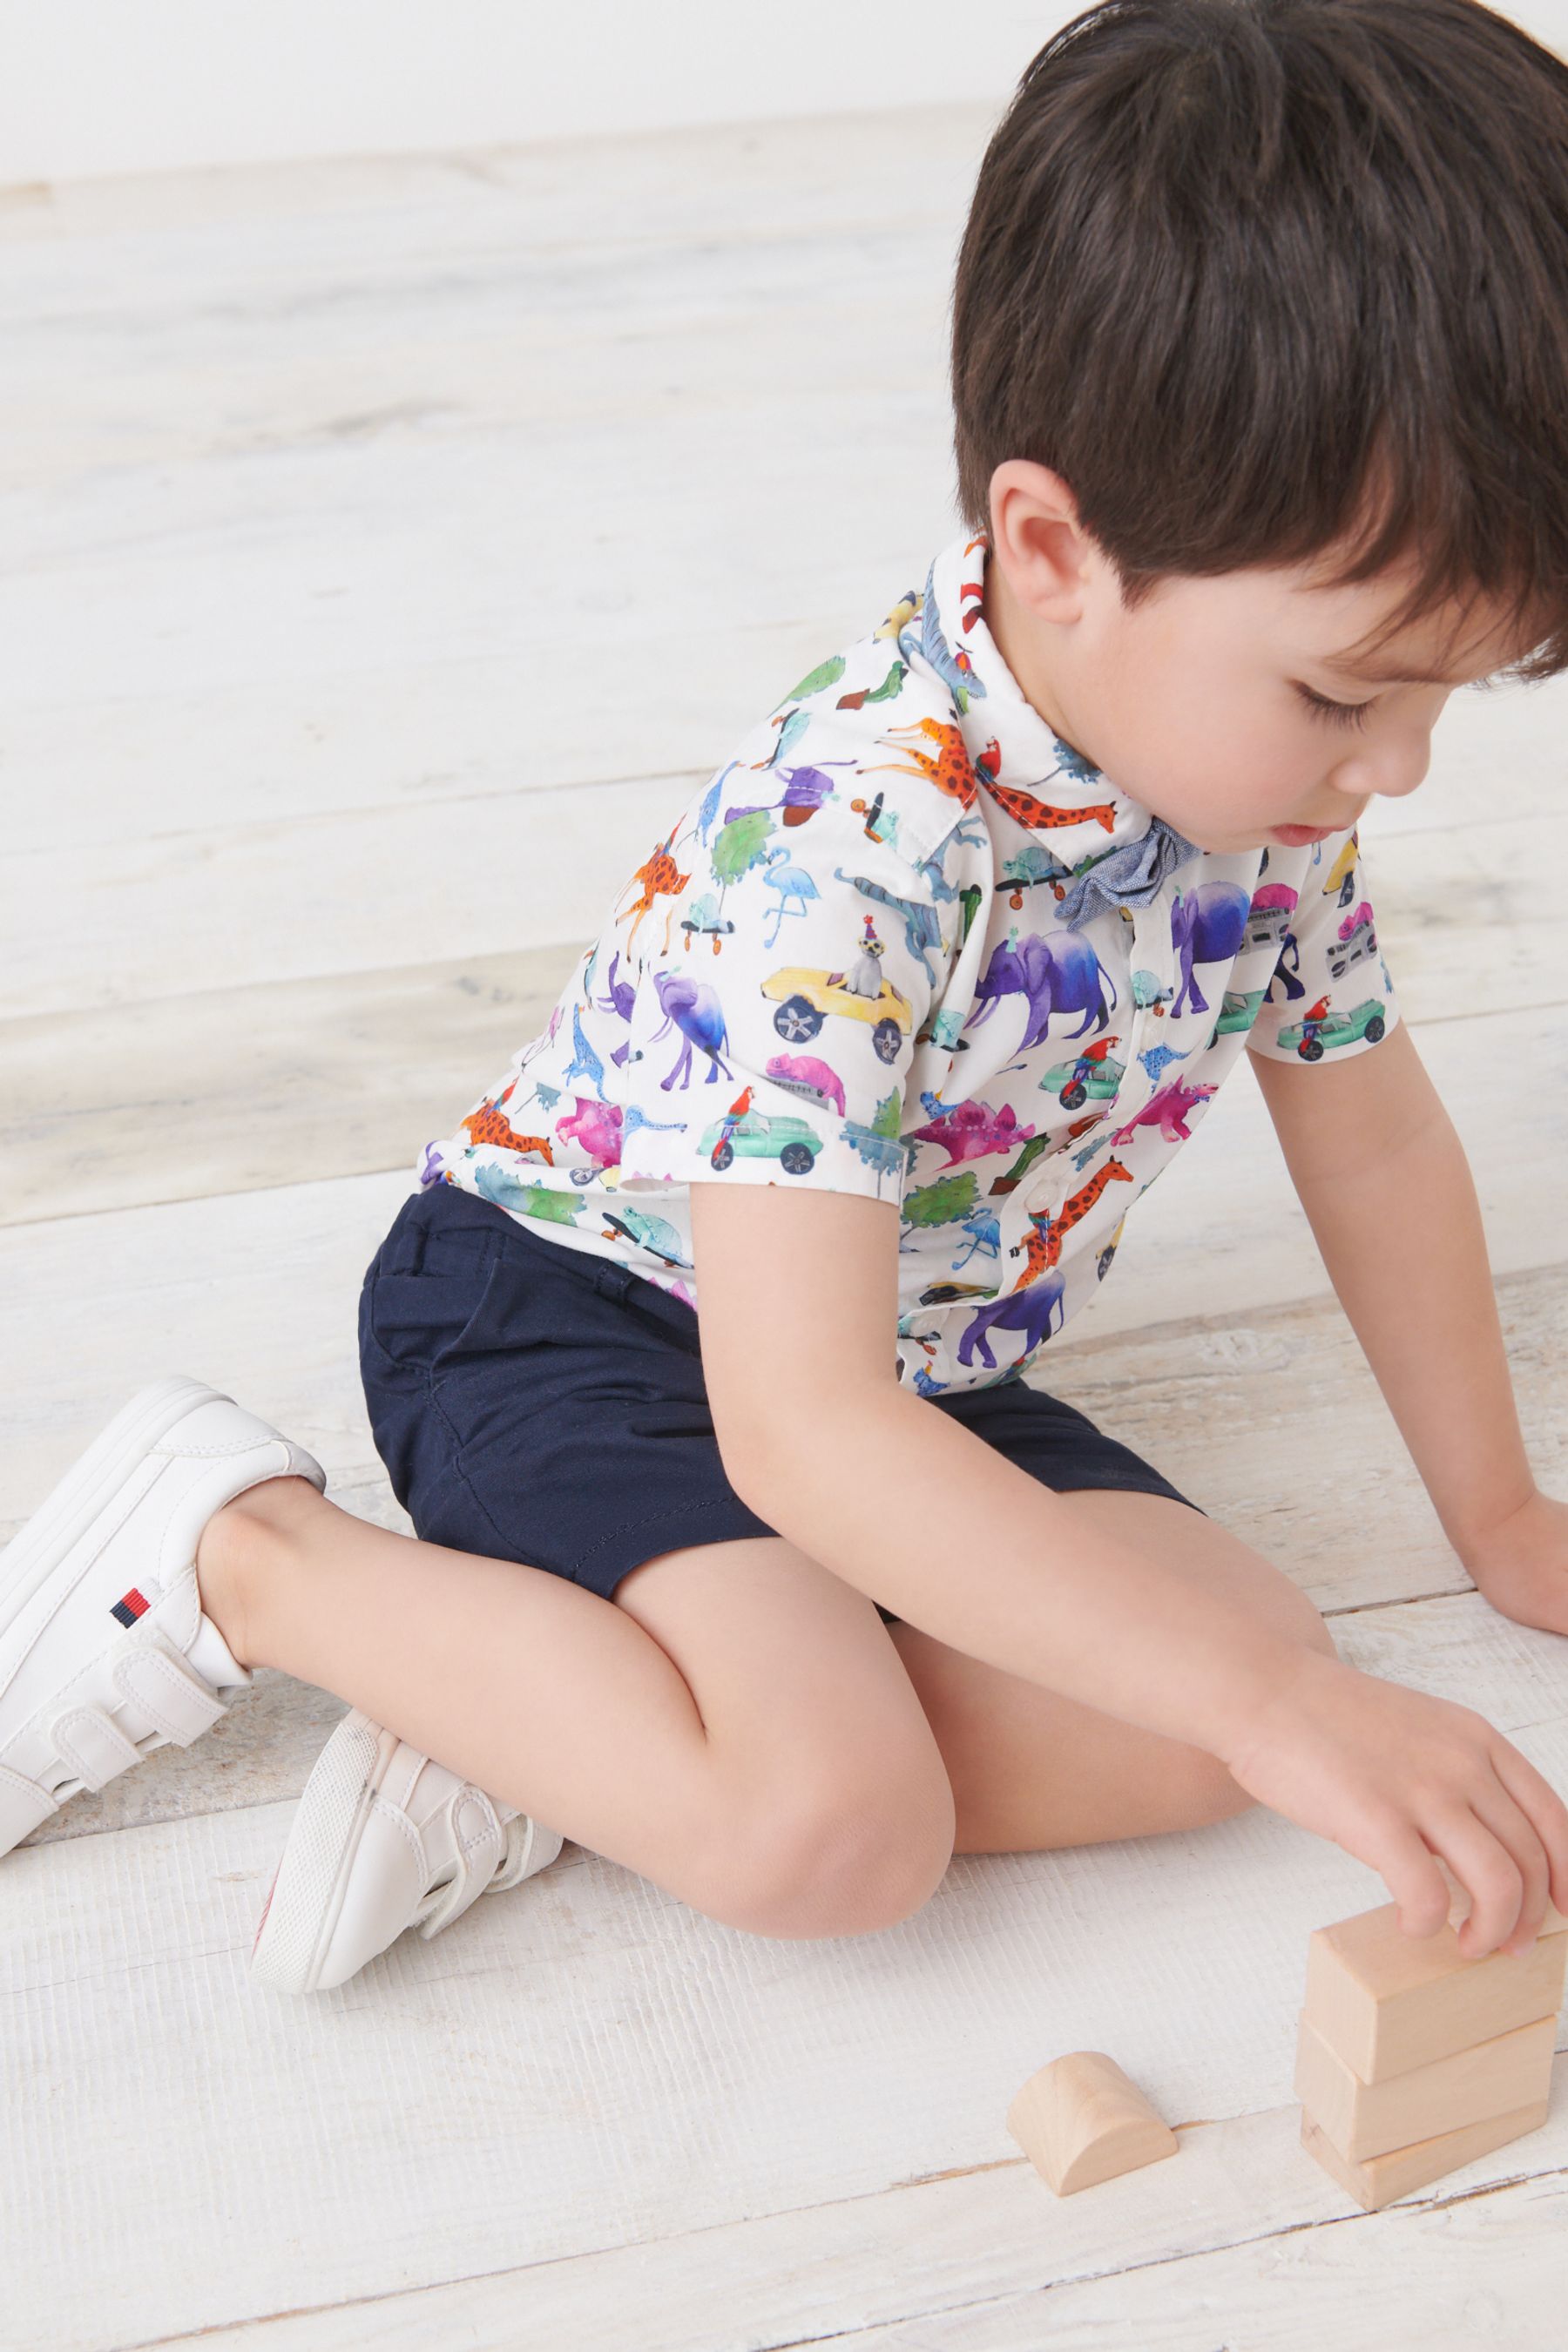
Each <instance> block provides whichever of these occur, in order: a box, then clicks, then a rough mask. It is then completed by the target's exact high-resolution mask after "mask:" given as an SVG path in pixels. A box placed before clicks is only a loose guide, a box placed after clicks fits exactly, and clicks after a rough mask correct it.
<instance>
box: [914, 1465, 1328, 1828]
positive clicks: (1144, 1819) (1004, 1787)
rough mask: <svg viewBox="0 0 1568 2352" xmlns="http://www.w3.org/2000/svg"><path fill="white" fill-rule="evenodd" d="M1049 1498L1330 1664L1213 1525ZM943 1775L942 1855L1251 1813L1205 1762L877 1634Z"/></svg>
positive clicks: (956, 1659)
mask: <svg viewBox="0 0 1568 2352" xmlns="http://www.w3.org/2000/svg"><path fill="white" fill-rule="evenodd" d="M1062 1499H1063V1500H1064V1501H1065V1502H1067V1503H1068V1504H1070V1506H1071V1507H1073V1509H1074V1510H1076V1511H1078V1512H1079V1513H1080V1514H1081V1515H1082V1516H1083V1517H1085V1518H1087V1519H1090V1520H1093V1521H1094V1522H1096V1523H1097V1524H1098V1525H1100V1527H1102V1528H1104V1529H1105V1531H1106V1533H1107V1534H1108V1535H1112V1536H1115V1537H1118V1538H1121V1540H1122V1541H1124V1542H1127V1543H1136V1544H1140V1545H1142V1546H1145V1547H1147V1549H1149V1550H1150V1551H1151V1552H1152V1553H1153V1554H1155V1555H1156V1556H1157V1557H1158V1558H1159V1559H1160V1560H1161V1561H1162V1563H1163V1565H1165V1566H1166V1567H1168V1569H1169V1570H1170V1572H1171V1574H1172V1575H1173V1576H1178V1577H1186V1578H1191V1579H1193V1580H1194V1581H1198V1582H1205V1583H1208V1584H1209V1585H1211V1586H1213V1585H1218V1586H1220V1587H1222V1588H1223V1589H1224V1590H1225V1591H1227V1592H1229V1593H1231V1594H1233V1595H1234V1596H1235V1598H1236V1599H1237V1600H1238V1601H1246V1602H1247V1604H1248V1605H1249V1606H1251V1607H1253V1608H1255V1609H1256V1610H1257V1611H1258V1614H1259V1615H1260V1616H1262V1617H1264V1618H1266V1619H1267V1620H1268V1622H1269V1623H1270V1624H1271V1625H1274V1626H1277V1627H1278V1628H1279V1631H1280V1632H1282V1633H1291V1634H1294V1635H1296V1636H1298V1637H1299V1638H1300V1640H1301V1641H1303V1642H1305V1643H1308V1644H1309V1645H1310V1647H1312V1648H1314V1649H1319V1650H1323V1651H1326V1652H1327V1653H1328V1654H1330V1655H1332V1654H1333V1648H1334V1645H1333V1641H1332V1638H1331V1635H1330V1633H1329V1630H1328V1627H1327V1626H1326V1625H1325V1624H1324V1622H1323V1621H1322V1618H1321V1616H1320V1615H1319V1613H1318V1611H1317V1610H1316V1608H1315V1607H1314V1606H1313V1604H1312V1602H1311V1601H1310V1600H1309V1599H1308V1598H1307V1596H1306V1594H1305V1593H1304V1592H1303V1591H1301V1590H1300V1587H1299V1586H1298V1585H1296V1584H1293V1583H1292V1582H1291V1580H1290V1579H1289V1577H1288V1576H1287V1575H1286V1574H1285V1573H1284V1571H1283V1570H1280V1569H1279V1568H1276V1567H1275V1566H1274V1564H1273V1563H1272V1561H1270V1560H1268V1559H1265V1558H1264V1556H1263V1555H1262V1554H1261V1553H1260V1552H1257V1551H1254V1550H1253V1549H1252V1547H1251V1546H1250V1545H1249V1544H1246V1543H1244V1542H1243V1541H1242V1540H1241V1538H1240V1537H1239V1536H1236V1535H1232V1534H1231V1532H1230V1530H1229V1529H1228V1528H1223V1527H1221V1526H1220V1525H1219V1524H1218V1522H1217V1521H1216V1520H1214V1519H1211V1518H1205V1517H1204V1516H1203V1515H1202V1514H1201V1513H1200V1512H1197V1511H1192V1510H1189V1509H1188V1508H1187V1506H1186V1505H1185V1504H1184V1503H1173V1502H1172V1501H1171V1500H1170V1499H1169V1497H1168V1496H1162V1495H1142V1494H1137V1493H1134V1492H1133V1491H1132V1490H1131V1489H1130V1488H1120V1487H1117V1488H1108V1489H1101V1488H1096V1487H1081V1486H1080V1487H1074V1488H1072V1489H1070V1490H1069V1491H1068V1493H1067V1494H1065V1495H1064V1496H1063V1497H1062ZM888 1630H889V1633H890V1634H891V1635H892V1638H893V1641H894V1643H895V1645H896V1647H897V1649H898V1652H899V1655H900V1658H901V1659H902V1661H903V1664H904V1668H905V1671H906V1673H907V1674H908V1675H909V1677H910V1681H911V1682H912V1683H913V1685H914V1686H915V1689H916V1692H917V1693H918V1695H919V1697H920V1701H921V1706H923V1707H924V1709H925V1712H926V1717H927V1719H928V1721H929V1722H930V1724H931V1729H932V1731H933V1732H934V1734H935V1735H936V1742H937V1745H938V1747H939V1748H941V1750H942V1761H943V1762H944V1764H945V1765H946V1767H947V1773H948V1779H949V1780H950V1781H951V1783H952V1794H953V1801H954V1805H955V1807H956V1811H957V1830H956V1833H955V1836H954V1840H953V1852H954V1853H1038V1852H1041V1851H1043V1850H1044V1849H1046V1848H1047V1847H1052V1846H1068V1845H1089V1844H1091V1843H1096V1842H1097V1841H1099V1840H1100V1839H1102V1838H1126V1837H1149V1836H1152V1835H1155V1834H1156V1833H1158V1832H1163V1831H1167V1830H1180V1829H1194V1828H1197V1827H1199V1826H1201V1825H1203V1824H1205V1823H1206V1822H1218V1821H1223V1820H1225V1819H1226V1817H1227V1816H1228V1815H1229V1814H1232V1813H1238V1812H1243V1811H1246V1810H1247V1807H1248V1806H1250V1805H1251V1804H1252V1802H1253V1800H1252V1799H1251V1798H1250V1797H1248V1796H1247V1794H1246V1792H1245V1791H1244V1790H1241V1789H1239V1788H1238V1787H1237V1784H1236V1782H1235V1781H1234V1780H1232V1779H1231V1777H1230V1774H1229V1773H1228V1772H1227V1771H1226V1769H1225V1767H1224V1765H1223V1764H1221V1763H1220V1761H1219V1760H1218V1759H1217V1758H1216V1757H1214V1756H1211V1755H1210V1754H1208V1752H1207V1751H1206V1750H1205V1749H1204V1748H1194V1747H1189V1746H1187V1745H1186V1744H1185V1743H1184V1742H1183V1741H1181V1740H1176V1739H1169V1738H1165V1737H1164V1735H1163V1733H1160V1732H1157V1731H1145V1730H1143V1729H1142V1727H1140V1726H1138V1725H1136V1724H1131V1723H1122V1722H1121V1721H1119V1720H1118V1719H1117V1718H1116V1717H1112V1716H1108V1715H1102V1714H1101V1713H1100V1711H1099V1710H1098V1708H1095V1707H1090V1706H1084V1705H1082V1703H1081V1702H1080V1701H1079V1700H1077V1699H1072V1698H1067V1697H1064V1696H1062V1695H1061V1694H1060V1693H1059V1692H1057V1691H1049V1690H1044V1689H1042V1688H1041V1687H1040V1685H1038V1684H1037V1683H1031V1682H1026V1681H1024V1680H1023V1679H1022V1677H1021V1676H1019V1675H1008V1674H1003V1673H1001V1672H1000V1671H999V1670H998V1669H997V1668H996V1667H994V1666H991V1665H987V1664H984V1662H983V1661H982V1660H981V1659H979V1658H972V1657H968V1656H966V1655H965V1654H963V1652H962V1651H959V1650H954V1649H952V1648H951V1647H950V1646H949V1645H948V1643H945V1642H939V1641H937V1640H935V1639H934V1638H933V1636H932V1635H931V1634H930V1633H924V1632H922V1631H921V1629H920V1628H919V1627H918V1626H914V1625H908V1624H898V1625H892V1626H889V1629H888Z"/></svg>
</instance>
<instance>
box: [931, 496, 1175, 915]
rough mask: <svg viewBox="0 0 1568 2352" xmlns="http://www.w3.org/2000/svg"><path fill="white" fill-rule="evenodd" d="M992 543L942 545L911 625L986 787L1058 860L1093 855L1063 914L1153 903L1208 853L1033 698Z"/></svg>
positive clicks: (965, 539) (1075, 862)
mask: <svg viewBox="0 0 1568 2352" xmlns="http://www.w3.org/2000/svg"><path fill="white" fill-rule="evenodd" d="M990 552H991V550H990V542H989V539H988V537H987V535H986V534H985V533H984V532H980V533H979V534H977V535H976V536H974V537H969V536H968V535H964V536H962V537H960V538H957V539H954V540H952V541H950V542H949V544H948V545H947V546H946V547H944V548H943V549H942V551H940V553H939V554H938V555H937V556H936V558H935V560H934V562H932V564H931V570H930V572H929V573H928V574H927V577H926V585H925V596H924V601H923V603H922V605H921V612H920V614H918V616H917V617H916V618H915V619H913V620H911V621H910V623H909V624H908V626H907V629H906V630H905V632H904V633H903V634H904V635H908V636H909V637H910V638H911V639H912V640H913V642H914V645H915V646H916V647H917V648H918V649H919V651H920V652H921V654H922V655H923V656H924V658H925V660H926V661H927V663H929V665H930V666H931V668H932V669H933V670H935V671H936V673H937V675H938V677H940V678H941V679H942V683H943V684H944V686H945V687H946V688H947V689H948V692H949V693H950V694H951V695H952V699H953V702H954V704H955V706H956V707H957V709H958V714H959V725H960V727H961V728H962V730H963V740H964V746H965V749H966V750H967V751H968V753H969V757H970V761H971V764H972V765H973V768H974V771H975V773H976V776H977V777H978V779H979V782H980V784H981V788H982V790H983V791H984V790H989V791H990V793H991V797H992V798H993V800H994V802H996V803H999V804H1000V805H1001V806H1002V808H1003V809H1004V810H1005V809H1007V804H1008V802H1009V800H1012V801H1013V802H1014V803H1015V805H1016V822H1018V823H1019V824H1022V825H1024V826H1026V829H1027V832H1028V836H1029V845H1030V846H1031V847H1035V846H1037V847H1039V848H1042V849H1044V850H1045V852H1046V853H1047V855H1048V856H1050V857H1051V858H1052V859H1053V860H1054V861H1055V862H1056V863H1057V864H1058V865H1059V866H1065V867H1067V868H1068V870H1069V871H1071V870H1072V869H1074V868H1078V867H1081V866H1084V865H1085V861H1086V860H1091V861H1092V866H1090V868H1089V871H1087V872H1086V873H1084V874H1082V875H1081V876H1080V877H1079V881H1078V882H1077V883H1076V884H1074V885H1073V886H1072V887H1070V888H1069V890H1068V894H1067V897H1066V898H1064V899H1063V900H1062V901H1061V902H1060V904H1059V906H1058V910H1057V911H1058V919H1060V920H1062V921H1064V922H1068V923H1073V922H1078V921H1081V920H1084V919H1088V917H1089V916H1090V915H1093V914H1096V913H1100V912H1103V911H1104V910H1105V908H1107V907H1110V906H1129V907H1131V906H1138V905H1142V904H1144V903H1146V902H1147V901H1148V899H1150V898H1153V897H1155V896H1157V895H1158V892H1159V890H1160V888H1161V887H1162V886H1163V883H1164V881H1165V879H1166V877H1167V876H1168V875H1170V874H1172V873H1173V872H1174V871H1175V869H1176V867H1177V866H1182V865H1184V864H1185V863H1186V861H1187V860H1188V859H1189V858H1192V857H1197V856H1201V855H1202V853H1201V851H1200V850H1199V849H1198V847H1197V845H1196V844H1195V843H1194V842H1190V841H1187V840H1185V839H1184V837H1183V835H1181V834H1179V833H1177V832H1176V831H1175V829H1174V827H1173V826H1172V825H1168V824H1166V823H1165V821H1164V819H1163V817H1157V816H1155V815H1154V814H1153V813H1152V810H1150V809H1147V808H1145V807H1144V806H1143V804H1142V802H1141V801H1136V800H1134V799H1133V798H1132V796H1131V793H1124V792H1122V791H1121V790H1120V788H1119V787H1118V786H1117V785H1115V784H1113V783H1112V782H1111V781H1110V777H1109V776H1107V775H1106V774H1105V773H1104V772H1103V771H1102V770H1100V769H1099V768H1096V767H1094V766H1092V765H1091V764H1090V762H1089V761H1088V760H1087V759H1086V758H1085V757H1084V755H1083V753H1082V752H1080V751H1077V750H1075V749H1074V747H1073V746H1072V745H1071V744H1070V743H1067V742H1064V741H1063V740H1062V738H1061V737H1060V736H1059V735H1058V734H1057V733H1056V731H1055V730H1054V729H1053V728H1052V727H1051V726H1050V725H1049V724H1048V722H1047V720H1046V719H1044V718H1043V717H1042V716H1041V714H1040V712H1039V711H1038V710H1037V709H1036V708H1035V706H1034V704H1033V703H1032V702H1030V701H1029V700H1028V699H1027V698H1026V695H1025V693H1024V691H1023V689H1022V688H1021V687H1020V686H1019V684H1018V682H1017V680H1016V677H1014V676H1013V673H1012V671H1011V670H1010V669H1009V668H1008V667H1007V664H1006V663H1005V660H1004V659H1003V657H1002V653H1001V649H1000V647H999V646H997V643H996V640H995V638H994V636H993V635H992V634H991V632H990V630H989V628H987V626H986V625H985V615H984V610H983V607H982V597H983V594H984V583H985V565H986V562H987V561H988V560H989V557H990ZM1042 817H1045V818H1046V819H1047V821H1046V822H1045V823H1043V824H1042V823H1040V822H1039V820H1040V819H1041V818H1042ZM1108 853H1110V854H1108Z"/></svg>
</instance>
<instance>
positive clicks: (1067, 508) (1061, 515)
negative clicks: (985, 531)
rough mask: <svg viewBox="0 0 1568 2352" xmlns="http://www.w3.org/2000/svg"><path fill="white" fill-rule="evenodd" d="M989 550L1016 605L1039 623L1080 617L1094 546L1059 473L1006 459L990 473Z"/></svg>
mask: <svg viewBox="0 0 1568 2352" xmlns="http://www.w3.org/2000/svg"><path fill="white" fill-rule="evenodd" d="M990 497H991V551H992V556H993V559H994V562H996V563H997V564H999V565H1000V567H1001V570H1002V572H1003V574H1004V576H1005V579H1006V582H1007V585H1008V587H1009V588H1010V589H1011V590H1012V592H1013V593H1014V595H1015V596H1016V598H1017V600H1018V602H1019V604H1022V605H1024V606H1025V607H1026V609H1027V610H1028V611H1029V612H1031V613H1032V614H1035V615H1036V616H1037V618H1038V619H1040V620H1042V621H1072V620H1076V619H1077V618H1078V615H1079V610H1080V609H1081V601H1082V597H1083V593H1084V591H1085V588H1086V587H1087V585H1088V579H1089V564H1090V562H1091V558H1092V547H1091V542H1090V541H1089V534H1088V533H1087V531H1085V530H1083V528H1082V526H1081V524H1080V523H1079V514H1078V500H1077V499H1076V498H1075V497H1074V496H1073V493H1072V490H1071V489H1070V488H1069V487H1068V483H1067V482H1066V481H1064V479H1063V478H1062V477H1061V475H1060V474H1058V473H1056V472H1054V471H1053V470H1052V468H1051V467H1049V466H1041V465H1037V464H1036V463H1035V461H1034V459H1033V458H1029V457H1008V458H1005V460H1004V461H1003V463H1002V464H1001V465H1000V466H998V467H997V468H996V470H995V472H994V474H993V475H992V477H991V493H990Z"/></svg>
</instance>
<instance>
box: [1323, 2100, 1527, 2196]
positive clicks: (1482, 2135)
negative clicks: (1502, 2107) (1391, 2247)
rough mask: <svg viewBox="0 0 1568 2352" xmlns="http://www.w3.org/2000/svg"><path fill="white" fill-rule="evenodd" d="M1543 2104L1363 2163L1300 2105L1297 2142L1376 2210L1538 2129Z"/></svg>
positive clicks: (1468, 2125) (1471, 2125) (1371, 2158)
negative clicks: (1341, 2149)
mask: <svg viewBox="0 0 1568 2352" xmlns="http://www.w3.org/2000/svg"><path fill="white" fill-rule="evenodd" d="M1547 2105H1548V2102H1547V2101H1546V2100H1545V2099H1544V2098H1542V2099H1537V2100H1536V2101H1535V2103H1534V2105H1532V2106H1528V2107H1516V2108H1514V2109H1513V2110H1512V2112H1511V2113H1510V2114H1509V2115H1506V2116H1487V2117H1486V2118H1485V2120H1484V2121H1482V2122H1480V2123H1475V2124H1466V2125H1465V2126H1463V2127H1462V2128H1461V2129H1460V2130H1458V2131H1449V2132H1439V2133H1438V2134H1437V2135H1436V2137H1435V2138H1433V2139H1418V2140H1415V2141H1413V2142H1412V2143H1411V2145H1410V2146H1409V2147H1394V2148H1390V2149H1389V2150H1388V2152H1387V2154H1386V2155H1384V2156H1373V2157H1368V2158H1367V2159H1366V2160H1365V2162H1364V2163H1362V2164H1355V2163H1352V2161H1351V2159H1350V2158H1348V2157H1343V2156H1342V2155H1341V2154H1340V2152H1339V2150H1338V2148H1337V2147H1335V2146H1334V2144H1333V2142H1332V2141H1331V2139H1330V2137H1329V2136H1328V2134H1327V2132H1325V2131H1324V2130H1323V2129H1322V2127H1321V2125H1319V2124H1317V2123H1315V2122H1314V2121H1313V2119H1312V2117H1311V2116H1310V2115H1308V2114H1307V2112H1306V2110H1305V2109H1303V2110H1302V2114H1301V2145H1302V2147H1304V2148H1305V2149H1306V2150H1307V2152H1308V2154H1309V2155H1310V2156H1312V2157H1315V2158H1317V2161H1318V2162H1319V2163H1320V2164H1321V2166H1322V2168H1323V2170H1324V2171H1325V2172H1326V2173H1327V2174H1328V2175H1329V2177H1330V2179H1332V2180H1337V2181H1338V2182H1339V2185H1340V2187H1341V2188H1342V2189H1344V2190H1345V2191H1346V2193H1347V2194H1348V2195H1350V2196H1352V2197H1353V2198H1354V2199H1355V2200H1356V2203H1357V2204H1358V2205H1360V2206H1363V2208H1364V2209H1365V2210H1366V2211H1367V2212H1369V2213H1375V2212H1376V2210H1378V2207H1379V2206H1380V2205H1388V2204H1392V2202H1393V2200H1394V2198H1396V2197H1404V2196H1405V2195H1406V2194H1407V2192H1408V2191H1409V2190H1410V2189H1425V2188H1426V2184H1427V2182H1428V2181H1431V2180H1440V2179H1442V2177H1443V2175H1444V2173H1446V2172H1457V2171H1458V2168H1459V2166H1460V2165H1461V2164H1468V2163H1469V2162H1470V2161H1471V2160H1472V2158H1475V2157H1478V2156H1489V2155H1490V2154H1491V2151H1492V2149H1493V2148H1494V2147H1506V2146H1507V2144H1508V2142H1509V2141H1510V2139H1520V2138H1521V2137H1523V2135H1524V2134H1525V2133H1526V2132H1532V2131H1539V2130H1540V2129H1541V2126H1542V2124H1543V2123H1544V2122H1545V2121H1546V2109H1547Z"/></svg>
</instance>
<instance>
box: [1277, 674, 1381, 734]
mask: <svg viewBox="0 0 1568 2352" xmlns="http://www.w3.org/2000/svg"><path fill="white" fill-rule="evenodd" d="M1290 683H1291V684H1292V686H1294V688H1295V689H1296V691H1297V693H1298V694H1299V695H1300V697H1301V699H1302V700H1303V702H1305V703H1306V704H1307V706H1308V708H1309V709H1312V710H1321V711H1322V712H1324V713H1325V714H1326V716H1327V717H1328V718H1329V719H1330V720H1331V722H1332V724H1333V725H1335V726H1337V727H1364V726H1365V725H1366V714H1367V712H1368V711H1369V710H1370V709H1372V705H1373V702H1375V701H1376V700H1377V697H1376V695H1375V694H1374V695H1373V697H1372V700H1371V701H1369V702H1331V701H1330V700H1329V699H1328V698H1327V696H1326V695H1321V694H1314V693H1313V691H1312V689H1311V688H1310V686H1303V685H1302V683H1301V681H1300V678H1292V679H1291V681H1290Z"/></svg>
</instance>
